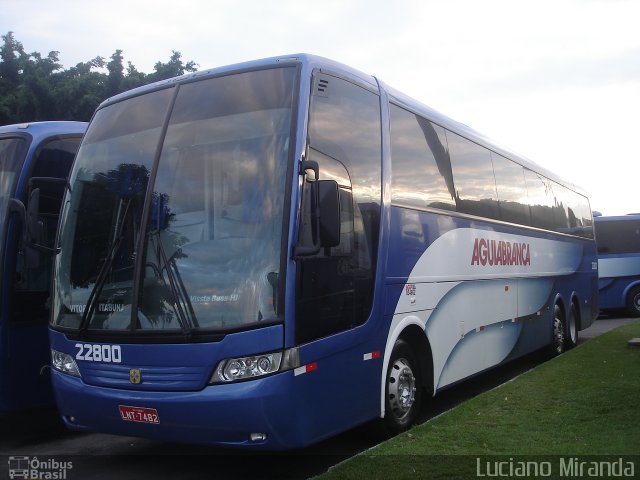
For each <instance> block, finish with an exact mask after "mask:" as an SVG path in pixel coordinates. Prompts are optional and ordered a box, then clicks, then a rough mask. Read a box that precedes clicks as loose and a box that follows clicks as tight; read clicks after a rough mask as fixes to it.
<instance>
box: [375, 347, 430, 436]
mask: <svg viewBox="0 0 640 480" xmlns="http://www.w3.org/2000/svg"><path fill="white" fill-rule="evenodd" d="M421 403H422V383H421V376H420V367H419V364H418V361H417V358H416V356H415V354H414V352H413V350H412V349H411V347H410V346H409V344H408V343H407V342H405V341H404V340H398V341H396V344H395V345H394V347H393V351H392V353H391V358H390V360H389V367H388V368H387V377H386V388H385V415H384V424H385V427H386V429H387V430H388V431H389V432H390V433H394V434H396V433H400V432H402V431H404V430H406V429H408V428H409V427H410V426H411V424H412V423H413V422H414V421H415V420H416V418H417V416H418V413H419V412H420V406H421Z"/></svg>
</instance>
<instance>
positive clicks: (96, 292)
mask: <svg viewBox="0 0 640 480" xmlns="http://www.w3.org/2000/svg"><path fill="white" fill-rule="evenodd" d="M120 202H121V203H120V206H121V207H122V199H120ZM130 206H131V199H130V198H129V199H128V200H127V203H126V205H125V207H124V214H123V215H122V216H119V218H118V219H117V220H116V229H115V234H114V238H113V240H112V242H111V245H109V251H108V253H107V257H106V258H105V259H104V262H103V264H102V267H100V271H99V272H98V277H97V278H96V281H95V283H94V284H93V288H92V289H91V293H89V298H88V299H87V303H86V305H85V308H84V312H83V313H82V319H81V320H80V327H79V330H80V331H81V332H83V331H86V330H87V329H88V328H89V319H90V318H91V317H92V316H93V312H94V311H95V309H96V305H97V301H98V298H99V297H100V293H102V288H103V287H104V283H105V281H106V279H107V273H108V272H109V270H111V266H112V265H113V261H114V260H115V258H116V253H117V252H118V249H119V248H120V245H121V244H122V240H123V239H124V237H123V236H122V229H123V228H124V222H125V220H126V218H127V215H128V213H129V207H130ZM119 211H121V208H120V209H119ZM118 213H119V212H118Z"/></svg>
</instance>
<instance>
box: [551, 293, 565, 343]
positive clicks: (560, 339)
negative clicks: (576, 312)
mask: <svg viewBox="0 0 640 480" xmlns="http://www.w3.org/2000/svg"><path fill="white" fill-rule="evenodd" d="M552 335H553V337H552V338H551V354H552V355H560V354H561V353H563V352H564V351H565V349H566V345H565V325H564V317H563V316H562V309H561V308H560V305H556V306H555V307H554V308H553V325H552Z"/></svg>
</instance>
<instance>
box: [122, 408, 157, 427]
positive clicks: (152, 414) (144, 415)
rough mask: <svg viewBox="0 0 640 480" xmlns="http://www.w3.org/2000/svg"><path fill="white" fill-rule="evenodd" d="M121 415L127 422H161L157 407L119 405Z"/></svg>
mask: <svg viewBox="0 0 640 480" xmlns="http://www.w3.org/2000/svg"><path fill="white" fill-rule="evenodd" d="M118 410H120V417H122V420H125V421H127V422H140V423H155V424H158V423H160V417H159V416H158V411H157V410H156V409H155V408H145V407H130V406H127V405H118Z"/></svg>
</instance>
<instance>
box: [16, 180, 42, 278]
mask: <svg viewBox="0 0 640 480" xmlns="http://www.w3.org/2000/svg"><path fill="white" fill-rule="evenodd" d="M39 193H40V192H38V194H39ZM38 199H39V198H38ZM9 211H10V212H12V213H16V214H17V215H18V217H19V218H20V223H21V224H22V240H21V242H20V243H21V247H20V250H21V254H22V256H23V262H24V267H25V268H30V269H32V268H38V267H39V266H40V253H39V252H38V251H37V250H35V249H34V248H33V245H34V243H33V241H32V237H31V234H32V233H34V232H36V231H37V230H38V228H37V227H36V226H35V225H30V223H29V222H30V220H29V218H30V215H32V213H33V210H32V209H31V208H30V209H27V208H26V207H25V206H24V203H22V202H21V201H20V200H18V199H17V198H11V199H9ZM36 218H37V217H36ZM40 223H42V222H40Z"/></svg>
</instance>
